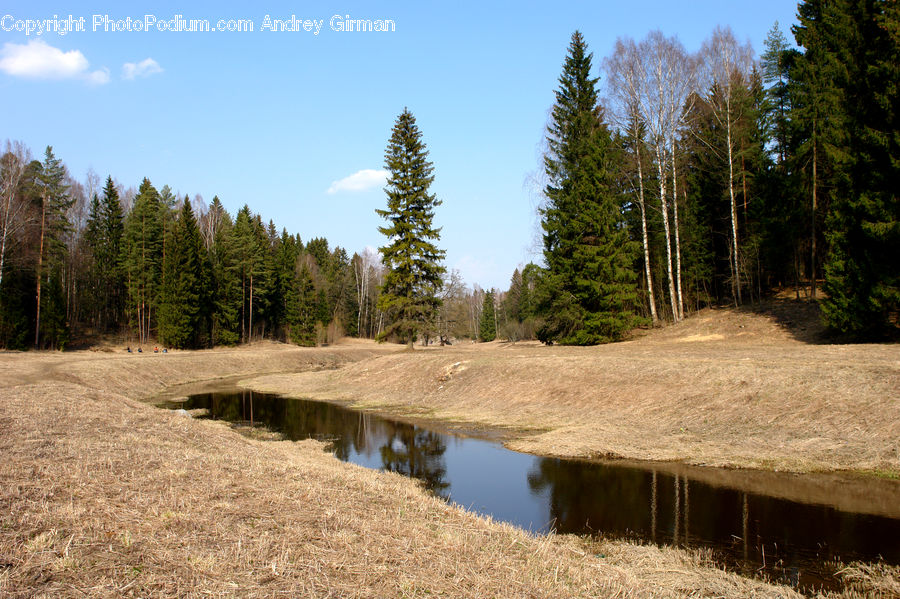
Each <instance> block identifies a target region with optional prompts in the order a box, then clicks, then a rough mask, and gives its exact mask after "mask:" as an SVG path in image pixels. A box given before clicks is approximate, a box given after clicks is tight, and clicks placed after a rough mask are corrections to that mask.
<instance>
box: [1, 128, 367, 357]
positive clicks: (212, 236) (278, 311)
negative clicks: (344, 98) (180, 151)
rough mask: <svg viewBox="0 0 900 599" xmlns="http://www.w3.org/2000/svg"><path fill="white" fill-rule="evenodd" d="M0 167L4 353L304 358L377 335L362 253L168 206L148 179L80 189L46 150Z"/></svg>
mask: <svg viewBox="0 0 900 599" xmlns="http://www.w3.org/2000/svg"><path fill="white" fill-rule="evenodd" d="M5 150H6V151H5V152H4V154H3V156H2V159H0V161H2V162H0V170H2V177H3V187H2V193H3V196H2V204H0V219H2V229H0V344H2V345H3V346H4V347H7V348H29V347H37V348H64V347H65V346H66V345H67V344H68V343H69V342H70V340H71V339H72V338H73V337H75V338H80V337H84V336H90V335H103V334H121V335H122V337H121V339H122V341H123V342H124V343H128V344H134V345H137V346H140V345H146V344H149V343H152V342H156V343H160V344H163V345H165V346H169V347H175V348H197V347H211V346H214V345H223V344H224V345H232V344H236V343H247V342H250V341H253V340H258V339H264V338H267V339H277V340H283V341H290V342H294V343H298V344H301V345H314V344H317V343H318V344H321V343H325V342H330V341H332V340H334V339H335V338H336V337H338V336H340V335H344V334H349V335H361V336H371V337H374V336H375V335H376V334H377V333H378V332H379V331H380V330H381V329H382V328H383V327H384V322H383V313H382V312H381V310H380V309H379V308H378V307H377V305H376V301H377V289H378V285H379V284H380V278H381V277H382V276H383V274H382V272H383V269H382V268H381V265H380V262H378V261H376V260H374V259H373V256H372V255H371V253H370V252H369V253H367V252H364V253H363V254H362V255H357V254H354V255H353V256H352V257H351V256H348V254H347V252H346V250H344V249H343V248H340V247H335V248H333V249H332V248H330V247H329V243H328V241H327V239H325V238H324V237H321V238H313V239H310V240H308V241H307V242H305V243H304V242H303V241H302V240H301V239H300V237H299V236H298V235H291V234H288V232H287V231H286V230H282V231H281V232H280V233H279V232H278V230H277V228H276V227H275V224H274V223H273V222H272V221H269V222H268V223H265V222H264V221H263V219H262V217H261V216H260V215H259V214H254V213H253V212H252V211H251V209H250V208H249V206H244V207H243V208H241V209H240V210H238V211H237V213H236V214H235V215H234V216H232V215H231V214H229V213H228V212H227V211H226V210H225V208H224V206H223V205H222V203H221V201H220V200H219V198H218V197H214V198H213V200H212V202H211V203H210V204H209V205H206V203H205V202H203V200H202V198H200V197H195V198H194V199H193V200H191V199H190V198H189V197H187V196H185V197H183V198H178V197H176V196H175V195H174V194H173V193H172V191H171V189H170V188H169V187H168V186H163V187H162V188H161V189H159V190H157V188H156V187H155V186H154V185H153V184H152V183H151V182H150V181H149V180H147V179H144V180H143V181H142V182H141V184H140V186H139V188H138V189H137V190H134V189H128V190H123V189H122V187H121V186H120V185H117V184H116V183H115V181H114V180H113V179H112V177H111V176H110V177H107V179H106V182H105V185H104V186H103V187H102V189H101V188H99V185H98V181H97V177H96V175H94V174H93V173H91V174H89V177H88V181H87V182H86V183H79V182H77V181H75V180H74V179H72V177H71V176H70V175H69V174H68V172H67V170H66V168H65V165H64V164H63V163H62V162H61V160H60V159H59V158H57V157H56V156H55V154H54V152H53V149H52V148H51V147H48V148H47V149H46V151H45V154H44V158H43V160H33V159H32V158H31V155H30V152H29V150H28V149H27V148H25V147H24V146H23V145H22V144H21V143H10V142H7V144H6V149H5Z"/></svg>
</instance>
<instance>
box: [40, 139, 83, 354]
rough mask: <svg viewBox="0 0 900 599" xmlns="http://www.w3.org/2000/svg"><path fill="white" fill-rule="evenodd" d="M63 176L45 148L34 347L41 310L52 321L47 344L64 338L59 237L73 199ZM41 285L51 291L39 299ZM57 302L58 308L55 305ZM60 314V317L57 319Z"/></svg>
mask: <svg viewBox="0 0 900 599" xmlns="http://www.w3.org/2000/svg"><path fill="white" fill-rule="evenodd" d="M65 177H66V167H65V166H64V165H63V163H62V160H60V159H59V158H57V157H56V156H55V155H54V154H53V148H52V147H51V146H47V149H46V150H45V152H44V162H43V164H42V165H41V167H40V171H39V175H38V178H37V183H38V199H39V201H40V215H41V216H40V219H41V220H40V237H39V242H38V257H37V269H36V279H37V289H36V302H35V305H36V310H35V326H34V346H35V348H38V347H40V334H41V310H42V308H44V309H46V310H47V311H48V316H49V315H50V314H49V313H52V315H53V318H52V320H48V322H47V323H46V324H47V329H48V330H47V333H48V334H49V337H50V338H49V339H48V342H49V343H50V345H51V346H52V347H61V346H62V345H63V344H64V341H62V342H61V339H62V337H63V336H65V335H66V327H65V300H64V299H63V294H62V282H61V280H60V278H61V277H62V260H63V256H64V255H65V252H66V246H65V244H64V243H63V235H64V234H65V233H66V232H67V231H68V229H69V228H70V226H71V225H70V223H69V220H68V218H67V217H66V211H67V210H68V209H69V207H70V206H71V205H72V203H73V201H74V200H73V199H72V197H71V196H69V194H68V189H69V186H68V185H66V183H65ZM42 283H47V284H50V291H53V292H52V293H48V294H46V296H45V297H43V298H42V297H41V285H42ZM60 302H62V305H58V304H59V303H60ZM60 314H62V316H61V317H60V316H59V315H60Z"/></svg>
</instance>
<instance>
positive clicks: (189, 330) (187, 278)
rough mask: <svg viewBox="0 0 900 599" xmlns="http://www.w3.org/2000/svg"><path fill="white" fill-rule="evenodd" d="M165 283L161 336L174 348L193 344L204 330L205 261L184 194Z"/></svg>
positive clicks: (194, 222) (187, 199)
mask: <svg viewBox="0 0 900 599" xmlns="http://www.w3.org/2000/svg"><path fill="white" fill-rule="evenodd" d="M171 240H172V244H171V245H170V252H171V253H170V256H169V265H168V272H167V273H166V283H165V286H164V289H163V293H162V298H161V302H160V308H159V336H160V340H161V341H162V342H163V343H165V344H167V345H171V346H172V347H176V348H195V347H198V346H199V345H200V340H201V336H202V332H203V317H204V313H203V307H204V305H205V302H203V296H204V292H205V290H204V285H203V283H204V281H205V280H206V279H207V276H206V274H205V272H204V271H205V261H204V260H203V255H202V241H201V239H200V231H199V229H198V228H197V220H196V218H195V217H194V211H193V209H192V208H191V202H190V199H189V198H187V197H185V198H184V203H183V205H182V207H181V214H180V215H179V218H178V220H177V222H176V223H175V227H174V231H173V235H172V236H171Z"/></svg>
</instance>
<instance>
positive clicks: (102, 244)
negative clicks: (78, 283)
mask: <svg viewBox="0 0 900 599" xmlns="http://www.w3.org/2000/svg"><path fill="white" fill-rule="evenodd" d="M123 220H124V219H123V216H122V205H121V204H120V203H119V192H118V190H116V186H115V184H114V183H113V180H112V177H111V176H110V177H107V179H106V186H105V187H104V188H103V200H102V201H101V200H100V198H99V197H98V196H97V194H94V197H93V199H92V201H91V208H90V214H89V216H88V221H87V226H86V230H85V241H86V242H87V244H88V247H89V248H90V253H91V258H92V263H91V269H90V274H91V276H90V281H89V284H90V286H91V289H92V295H93V305H94V313H95V314H96V324H97V326H98V327H99V328H100V330H103V331H108V330H111V329H115V328H117V327H118V326H119V324H120V322H121V321H120V319H121V316H122V310H123V308H124V284H123V280H122V236H123V232H124V224H123Z"/></svg>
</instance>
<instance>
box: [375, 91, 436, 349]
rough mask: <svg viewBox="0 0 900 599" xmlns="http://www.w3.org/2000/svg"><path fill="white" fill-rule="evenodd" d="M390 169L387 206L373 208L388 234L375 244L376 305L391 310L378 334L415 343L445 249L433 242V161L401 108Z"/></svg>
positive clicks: (432, 305)
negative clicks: (378, 266) (381, 268)
mask: <svg viewBox="0 0 900 599" xmlns="http://www.w3.org/2000/svg"><path fill="white" fill-rule="evenodd" d="M384 164H385V167H386V168H387V170H388V171H389V172H390V176H389V177H388V181H387V187H385V192H386V193H387V209H385V210H376V212H377V213H378V215H379V216H381V217H382V218H384V219H385V220H386V221H388V224H387V225H386V226H384V227H379V228H378V231H379V232H380V233H382V234H383V235H385V236H386V237H387V238H388V244H387V245H385V246H384V247H381V248H379V251H380V252H381V255H382V259H383V262H384V265H385V267H386V269H387V272H386V273H385V277H384V284H383V285H382V287H381V296H380V297H379V299H378V307H379V309H381V310H384V311H386V312H387V313H388V314H390V315H391V317H392V321H391V324H390V325H389V326H387V327H386V328H385V329H384V331H383V332H382V333H381V335H380V336H379V338H380V339H384V338H386V337H388V336H391V335H396V336H398V337H399V338H400V339H401V340H403V341H405V342H406V343H407V345H408V346H409V349H412V348H413V342H414V341H415V338H416V335H417V333H418V332H420V331H421V330H422V327H424V326H425V325H426V323H427V322H428V321H429V320H430V319H431V316H432V314H433V313H434V311H435V310H436V309H437V308H438V306H439V305H440V299H439V298H438V296H437V292H438V291H439V290H440V288H441V284H442V283H441V275H442V274H443V273H444V272H445V269H444V267H443V266H442V265H441V260H443V258H444V255H445V252H444V250H440V249H438V248H437V246H436V245H435V244H434V242H435V241H437V240H438V239H440V229H437V228H435V227H434V225H433V224H432V223H433V220H434V209H435V207H437V206H440V205H441V201H440V200H438V199H437V197H436V196H435V195H434V194H431V193H428V188H429V187H430V186H431V183H432V182H433V181H434V165H433V163H431V162H430V161H429V160H428V150H427V149H426V148H425V143H424V142H423V141H422V133H421V131H419V127H418V125H416V118H415V117H414V116H413V115H412V113H411V112H410V111H409V110H408V109H406V108H404V109H403V112H402V113H401V114H400V116H399V117H397V120H396V122H395V123H394V128H393V130H392V132H391V139H390V141H389V142H388V147H387V150H386V151H385V154H384Z"/></svg>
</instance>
